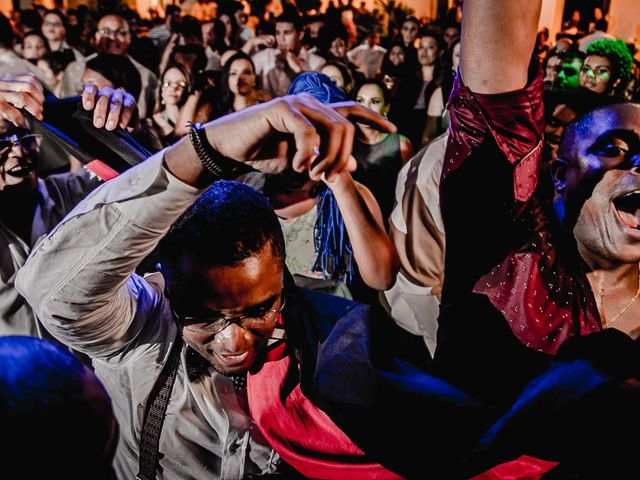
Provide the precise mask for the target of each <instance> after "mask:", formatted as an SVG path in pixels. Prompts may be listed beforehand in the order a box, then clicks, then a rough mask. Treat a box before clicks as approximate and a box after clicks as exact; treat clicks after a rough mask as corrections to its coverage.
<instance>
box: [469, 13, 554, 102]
mask: <svg viewBox="0 0 640 480" xmlns="http://www.w3.org/2000/svg"><path fill="white" fill-rule="evenodd" d="M541 4H542V0H465V1H464V4H463V11H462V12H463V13H462V43H461V50H460V72H461V75H462V79H463V81H464V83H465V85H466V86H467V87H469V89H470V90H471V91H472V92H475V93H487V94H490V93H503V92H511V91H513V90H517V89H519V88H523V87H524V86H525V85H526V83H527V66H528V65H529V61H530V59H531V53H532V51H533V45H534V43H535V40H536V33H537V31H538V20H539V18H540V6H541Z"/></svg>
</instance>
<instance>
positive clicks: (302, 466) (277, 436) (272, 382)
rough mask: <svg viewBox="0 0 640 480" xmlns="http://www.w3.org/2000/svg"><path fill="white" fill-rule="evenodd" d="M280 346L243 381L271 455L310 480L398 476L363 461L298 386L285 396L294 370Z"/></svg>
mask: <svg viewBox="0 0 640 480" xmlns="http://www.w3.org/2000/svg"><path fill="white" fill-rule="evenodd" d="M283 355H284V344H282V345H280V346H279V347H278V348H276V349H275V350H273V351H271V352H269V355H268V359H269V361H267V362H266V363H265V364H264V365H263V367H262V368H261V369H260V371H259V372H257V373H255V374H248V375H247V397H248V401H249V410H250V412H251V417H252V418H253V419H254V421H255V422H256V424H257V425H258V426H259V428H260V431H261V432H262V434H263V435H264V437H265V438H266V439H267V441H268V442H269V444H270V445H271V446H272V447H273V449H274V450H275V451H276V452H278V454H279V455H280V456H281V457H282V458H283V459H284V460H285V461H286V462H287V463H288V464H289V465H291V466H292V467H294V468H295V469H296V470H298V471H299V472H300V473H302V474H303V475H304V476H306V477H308V478H317V479H322V480H343V479H344V480H351V479H354V478H357V479H361V480H391V479H399V478H401V477H399V476H398V475H396V474H394V473H392V472H390V471H389V470H387V469H385V468H384V467H383V466H382V465H380V464H378V463H373V462H370V461H367V459H366V458H365V456H364V453H363V452H362V450H360V449H359V448H358V447H357V446H356V445H355V444H354V443H353V442H352V441H351V440H349V438H348V437H347V436H346V435H345V433H344V432H343V431H342V430H340V429H339V428H338V427H337V426H336V425H335V423H333V422H332V421H331V419H330V418H329V417H328V416H327V415H326V414H325V413H324V412H323V411H322V410H320V409H319V408H317V407H316V406H315V405H313V403H311V401H310V400H309V399H308V398H307V397H305V395H304V394H303V393H302V391H301V390H300V384H299V383H297V384H296V385H295V386H294V387H293V389H291V391H290V392H288V393H287V394H286V395H284V396H283V392H285V388H286V387H285V382H286V377H287V372H288V371H289V369H295V372H294V375H295V377H294V378H298V368H299V367H298V364H297V362H295V360H293V361H292V358H291V357H290V356H288V355H284V356H283Z"/></svg>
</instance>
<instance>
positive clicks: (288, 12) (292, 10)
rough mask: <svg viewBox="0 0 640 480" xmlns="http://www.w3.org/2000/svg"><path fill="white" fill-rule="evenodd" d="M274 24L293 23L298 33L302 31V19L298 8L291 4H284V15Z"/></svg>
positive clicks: (276, 19)
mask: <svg viewBox="0 0 640 480" xmlns="http://www.w3.org/2000/svg"><path fill="white" fill-rule="evenodd" d="M274 23H293V26H294V28H295V29H296V31H298V32H300V31H302V17H301V16H300V14H299V13H298V10H297V9H296V7H295V6H294V5H291V4H289V3H285V4H284V6H283V10H282V13H281V14H280V15H278V16H277V17H276V18H275V20H274Z"/></svg>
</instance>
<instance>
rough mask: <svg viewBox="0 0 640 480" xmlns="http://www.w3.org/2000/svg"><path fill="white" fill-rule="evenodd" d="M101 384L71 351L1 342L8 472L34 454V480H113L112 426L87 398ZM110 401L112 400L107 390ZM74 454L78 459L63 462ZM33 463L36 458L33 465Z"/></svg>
mask: <svg viewBox="0 0 640 480" xmlns="http://www.w3.org/2000/svg"><path fill="white" fill-rule="evenodd" d="M90 382H91V383H95V384H96V385H99V382H98V379H97V378H95V376H94V374H93V373H92V372H91V371H90V370H89V368H87V367H86V366H84V365H83V364H82V363H81V362H80V361H79V360H78V359H77V358H76V357H74V356H73V354H72V353H71V352H69V350H67V349H66V348H64V347H63V346H61V345H58V344H55V343H53V342H51V341H48V340H44V339H40V338H35V337H28V336H6V337H2V338H0V424H1V425H2V433H3V435H4V436H5V439H6V440H5V441H3V442H2V449H3V450H2V455H3V468H7V463H8V464H9V467H8V468H10V466H11V465H13V466H16V465H19V464H20V463H21V462H24V461H25V459H27V458H29V457H30V456H31V455H32V453H33V450H31V448H33V449H35V451H37V452H38V461H37V462H35V464H34V465H30V467H29V476H32V475H37V476H40V475H42V474H44V472H45V471H46V472H48V474H52V475H51V476H52V477H54V478H55V477H58V475H56V473H58V474H63V473H64V474H63V478H81V476H80V474H83V476H84V475H86V476H88V477H90V478H96V479H105V478H108V476H109V472H110V470H111V468H110V465H109V464H110V463H111V460H112V458H111V457H112V453H113V451H112V450H111V449H110V448H109V446H110V439H111V434H112V433H113V432H112V430H111V428H110V427H111V425H108V424H107V423H106V420H107V418H106V413H107V412H105V416H103V415H102V414H101V413H100V412H101V407H100V405H99V404H95V403H93V401H92V400H90V399H89V398H88V397H87V396H86V393H85V388H86V386H87V385H88V384H90ZM103 399H104V401H105V402H106V401H108V397H107V393H106V391H104V397H103ZM69 452H73V453H72V455H73V459H71V458H70V459H69V460H70V461H69V462H61V461H60V460H61V458H64V457H65V456H68V455H69ZM32 460H33V459H32V458H30V460H29V461H32Z"/></svg>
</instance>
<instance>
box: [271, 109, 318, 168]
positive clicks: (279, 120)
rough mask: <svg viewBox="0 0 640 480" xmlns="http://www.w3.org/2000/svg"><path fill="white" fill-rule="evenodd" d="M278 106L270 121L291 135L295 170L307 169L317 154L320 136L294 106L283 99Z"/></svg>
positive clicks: (276, 127) (279, 129)
mask: <svg viewBox="0 0 640 480" xmlns="http://www.w3.org/2000/svg"><path fill="white" fill-rule="evenodd" d="M278 107H279V108H278V109H275V113H276V114H275V115H272V119H271V123H272V126H273V128H275V129H276V130H278V131H280V132H287V133H291V134H292V135H293V138H294V143H295V147H296V153H295V155H294V157H293V159H292V160H291V165H292V166H293V169H294V170H296V171H297V172H301V171H304V170H305V169H309V168H310V166H311V164H312V162H313V161H314V160H315V158H316V157H317V156H318V153H319V152H318V150H317V146H318V145H320V136H319V135H318V132H317V131H316V129H315V127H314V125H313V123H312V122H311V121H310V120H309V118H307V116H305V115H304V114H303V113H302V112H301V111H300V110H298V109H297V108H296V107H295V106H293V105H291V104H290V103H286V102H284V101H283V102H280V103H279V104H278ZM285 153H286V152H285Z"/></svg>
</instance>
